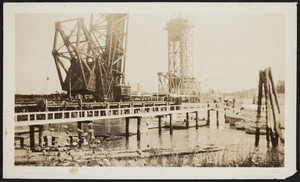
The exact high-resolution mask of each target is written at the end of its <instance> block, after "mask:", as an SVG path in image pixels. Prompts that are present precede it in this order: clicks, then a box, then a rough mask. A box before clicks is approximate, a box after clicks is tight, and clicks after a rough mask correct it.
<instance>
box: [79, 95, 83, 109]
mask: <svg viewBox="0 0 300 182" xmlns="http://www.w3.org/2000/svg"><path fill="white" fill-rule="evenodd" d="M79 108H80V110H82V98H81V97H80V99H79Z"/></svg>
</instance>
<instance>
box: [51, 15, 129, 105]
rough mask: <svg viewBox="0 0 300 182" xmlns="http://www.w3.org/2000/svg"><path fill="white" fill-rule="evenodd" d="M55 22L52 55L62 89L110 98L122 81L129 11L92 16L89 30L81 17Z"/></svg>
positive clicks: (98, 98)
mask: <svg viewBox="0 0 300 182" xmlns="http://www.w3.org/2000/svg"><path fill="white" fill-rule="evenodd" d="M55 25H56V26H55V36H54V45H53V51H52V54H53V57H54V60H55V64H56V67H57V71H58V76H59V80H60V83H61V85H62V89H63V90H65V91H68V92H70V91H72V94H77V93H79V94H86V93H92V94H94V95H96V98H97V100H113V99H114V88H115V87H116V86H117V85H120V84H122V83H124V81H125V80H124V79H125V58H126V44H127V31H128V14H100V15H96V16H93V15H91V19H90V26H89V30H87V28H86V27H85V25H84V22H83V19H82V18H78V19H72V20H67V21H60V22H56V24H55Z"/></svg>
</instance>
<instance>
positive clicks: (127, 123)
mask: <svg viewBox="0 0 300 182" xmlns="http://www.w3.org/2000/svg"><path fill="white" fill-rule="evenodd" d="M125 132H126V133H125V136H126V138H127V139H128V137H129V118H125Z"/></svg>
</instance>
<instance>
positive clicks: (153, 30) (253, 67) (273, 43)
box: [15, 13, 285, 94]
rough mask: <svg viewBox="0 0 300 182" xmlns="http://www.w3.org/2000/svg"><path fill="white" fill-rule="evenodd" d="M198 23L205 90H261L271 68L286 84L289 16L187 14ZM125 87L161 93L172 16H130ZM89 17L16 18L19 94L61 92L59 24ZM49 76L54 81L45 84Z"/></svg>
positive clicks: (198, 66) (198, 68) (196, 55)
mask: <svg viewBox="0 0 300 182" xmlns="http://www.w3.org/2000/svg"><path fill="white" fill-rule="evenodd" d="M186 15H187V16H188V17H189V18H190V20H191V21H192V23H193V24H194V26H195V27H194V30H193V60H194V74H195V77H196V78H197V79H198V80H199V81H201V88H202V90H203V91H205V90H207V89H209V88H211V89H214V90H216V91H235V90H241V89H247V88H253V87H257V84H258V71H259V70H260V69H264V68H266V67H269V66H270V67H271V68H272V72H273V77H274V79H275V82H277V80H282V79H284V61H285V60H284V57H285V51H284V49H285V16H284V15H283V14H271V13H264V14H262V13H251V14H249V13H248V14H246V13H239V14H235V13H220V14H218V13H197V14H186ZM129 16H130V18H129V29H128V48H127V58H126V82H129V83H130V84H131V86H132V88H133V90H134V89H136V87H137V83H140V84H141V86H142V88H143V90H145V91H157V86H158V77H157V72H166V71H167V69H168V66H167V63H168V48H167V45H168V44H167V32H166V31H165V30H164V29H163V28H164V27H165V25H166V23H167V21H168V20H169V19H171V18H174V14H157V13H152V14H130V15H129ZM77 17H84V18H85V21H86V22H89V21H88V18H89V15H87V14H76V15H75V14H17V15H16V19H15V20H16V24H15V25H16V26H15V35H16V39H15V53H16V60H15V79H16V80H15V93H18V94H37V93H53V92H55V91H61V86H60V83H59V79H58V74H57V71H56V67H55V63H54V60H53V57H52V54H51V51H52V46H53V39H54V30H55V25H54V23H55V22H56V21H61V20H65V19H70V18H77ZM47 77H49V78H50V79H49V80H48V81H47V79H46V78H47Z"/></svg>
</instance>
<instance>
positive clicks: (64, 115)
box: [14, 103, 219, 126]
mask: <svg viewBox="0 0 300 182" xmlns="http://www.w3.org/2000/svg"><path fill="white" fill-rule="evenodd" d="M218 107H219V104H218V103H196V104H194V103H191V104H184V105H166V106H151V107H134V108H114V109H94V110H70V111H46V112H26V113H15V117H14V121H15V126H28V125H37V124H49V123H65V122H75V121H85V120H99V119H112V118H121V117H143V116H145V117H146V116H156V115H165V114H170V113H181V112H193V111H200V110H203V109H205V110H206V109H209V108H218Z"/></svg>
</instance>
